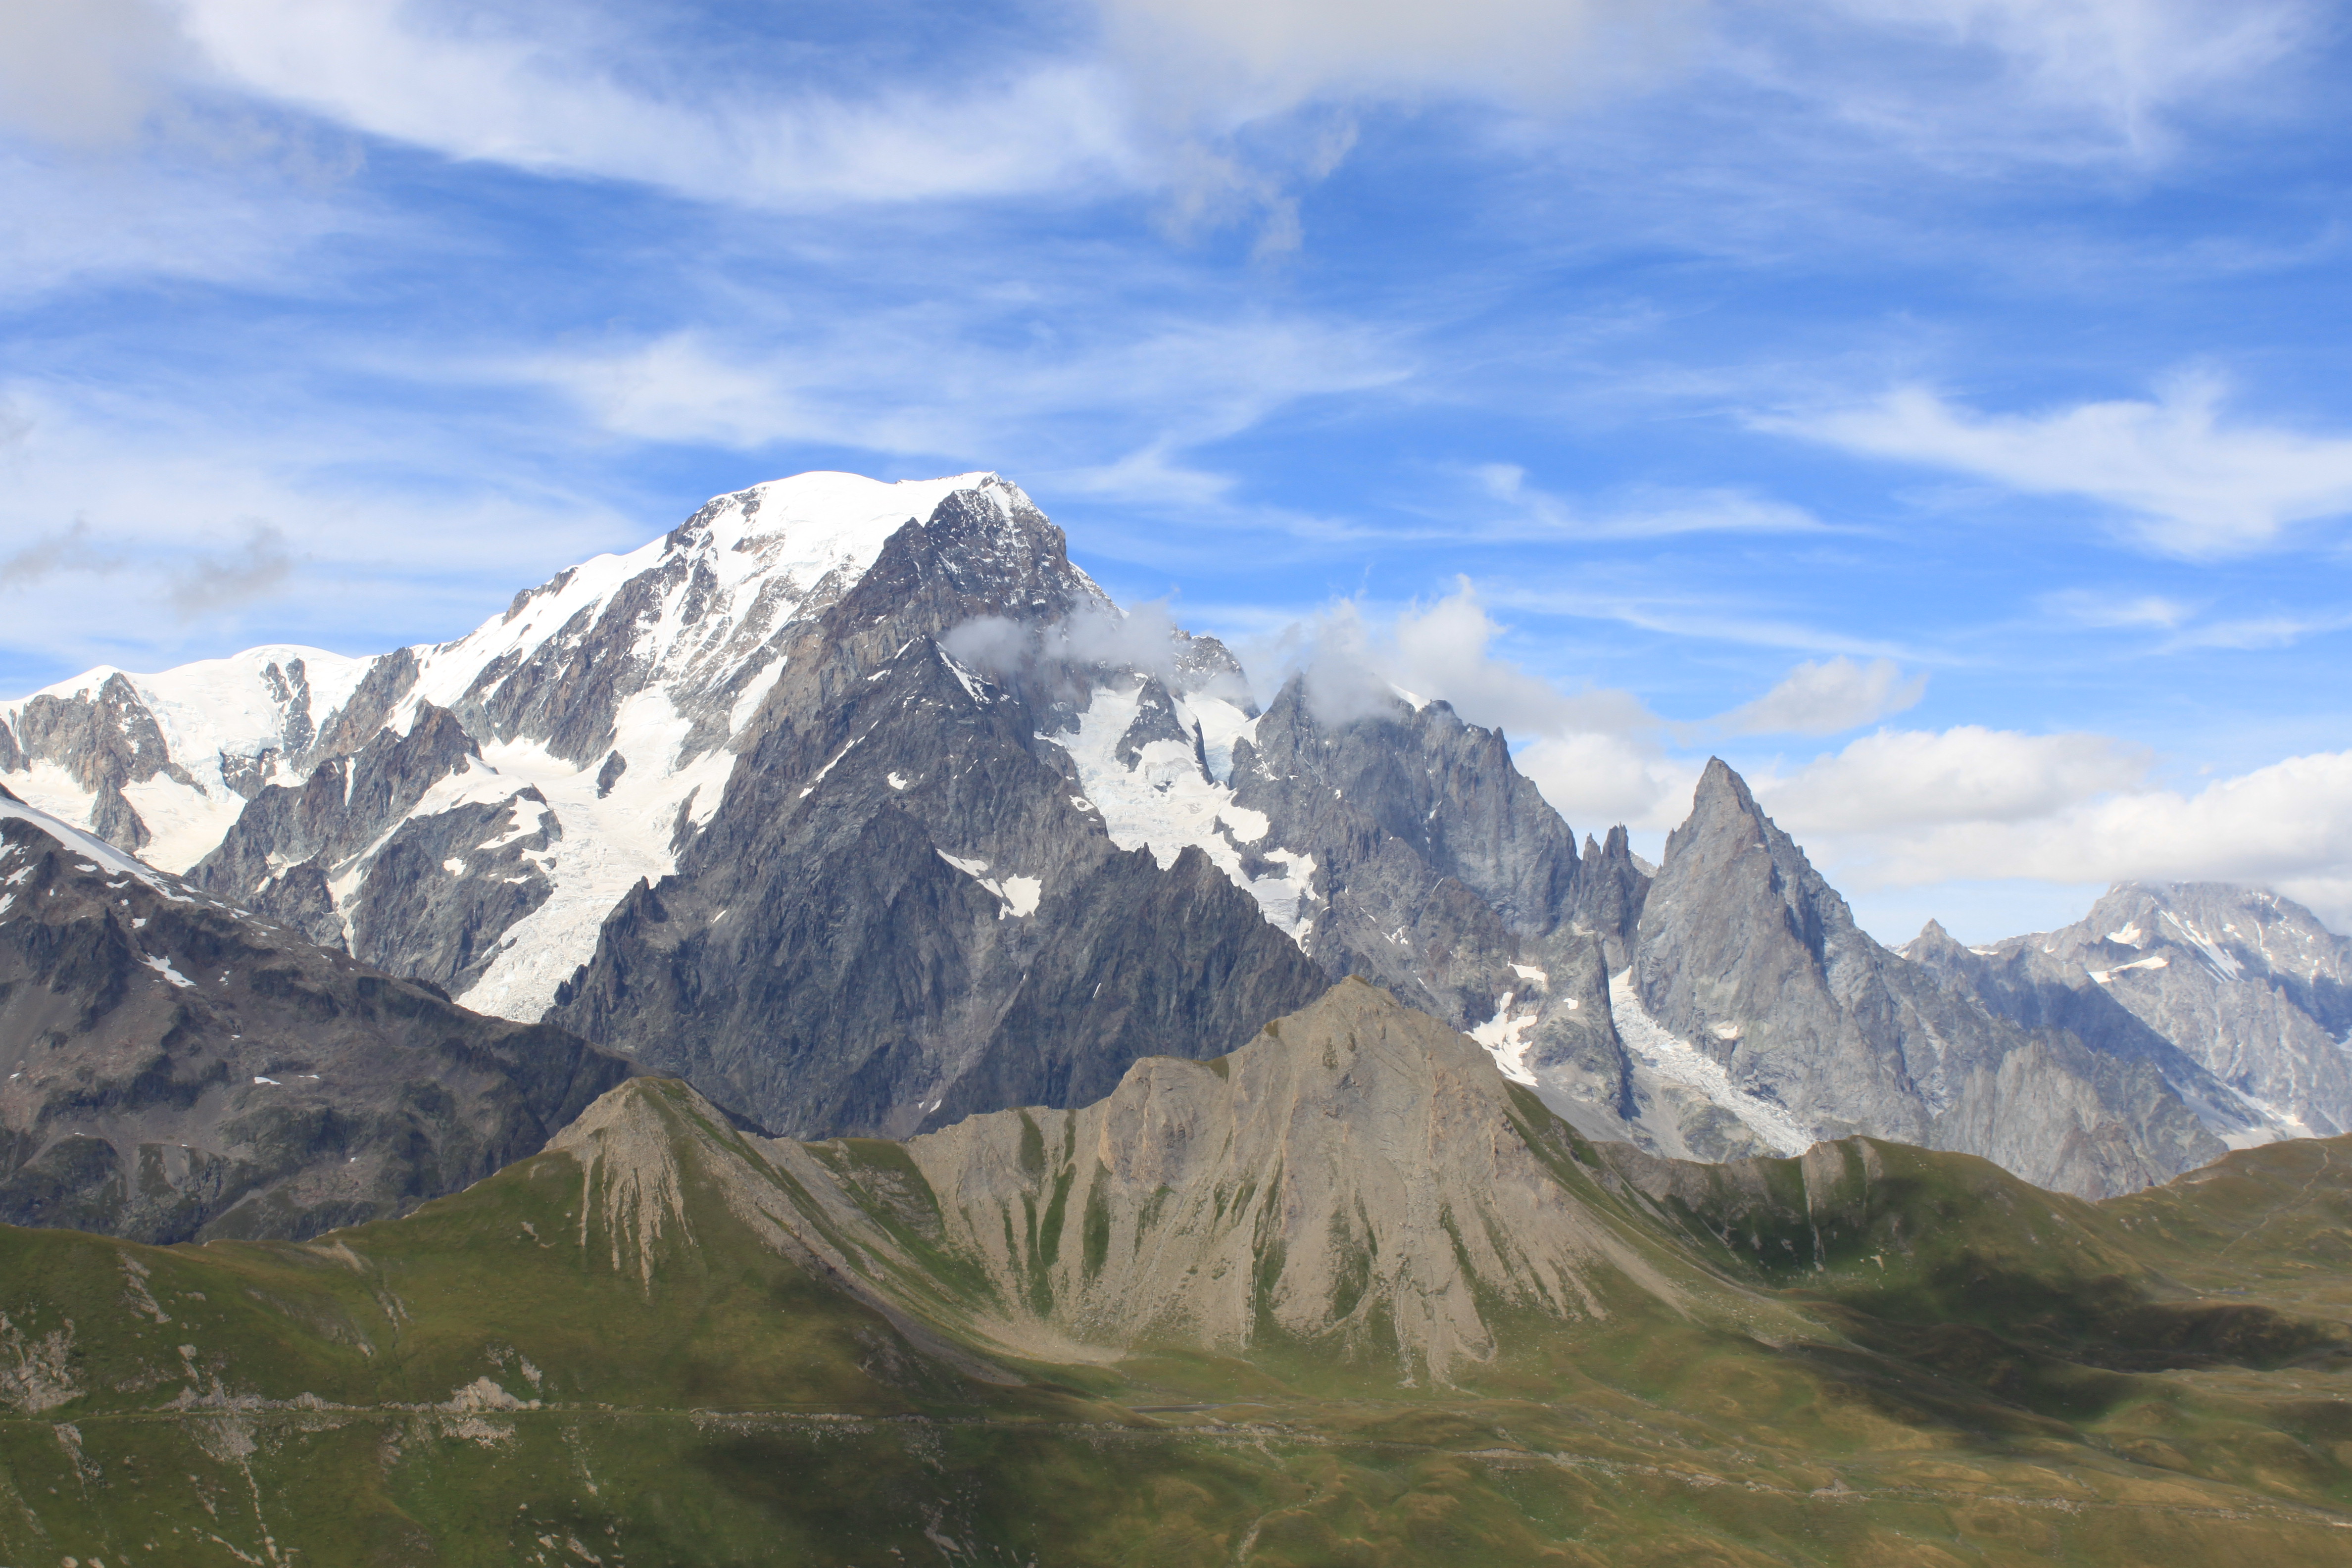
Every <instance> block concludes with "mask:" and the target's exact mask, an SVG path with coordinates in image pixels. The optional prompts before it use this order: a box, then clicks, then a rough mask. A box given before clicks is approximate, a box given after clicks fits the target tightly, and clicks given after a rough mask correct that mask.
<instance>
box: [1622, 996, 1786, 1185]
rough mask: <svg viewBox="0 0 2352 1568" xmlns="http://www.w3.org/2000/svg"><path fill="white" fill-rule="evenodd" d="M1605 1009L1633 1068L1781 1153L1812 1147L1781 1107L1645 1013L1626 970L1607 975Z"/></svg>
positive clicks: (1646, 1010)
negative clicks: (1720, 1113) (1714, 1109)
mask: <svg viewBox="0 0 2352 1568" xmlns="http://www.w3.org/2000/svg"><path fill="white" fill-rule="evenodd" d="M1609 1010H1610V1013H1611V1014H1612V1016H1614V1018H1615V1019H1616V1023H1617V1037H1618V1038H1619V1039H1620V1040H1622V1042H1624V1046H1625V1052H1626V1054H1627V1055H1628V1056H1630V1057H1632V1058H1633V1061H1634V1063H1635V1065H1636V1067H1637V1068H1647V1069H1648V1070H1649V1072H1650V1073H1651V1074H1652V1075H1653V1076H1654V1077H1655V1078H1657V1079H1662V1080H1664V1082H1666V1083H1669V1084H1673V1085H1675V1086H1677V1087H1679V1088H1681V1089H1687V1090H1690V1091H1692V1092H1694V1093H1696V1094H1697V1095H1699V1096H1701V1097H1702V1098H1704V1099H1706V1100H1710V1101H1712V1102H1713V1103H1715V1104H1717V1105H1719V1106H1721V1107H1722V1108H1723V1109H1724V1110H1728V1111H1729V1112H1731V1114H1732V1115H1734V1116H1736V1117H1738V1119H1739V1121H1741V1122H1742V1123H1743V1124H1744V1125H1745V1126H1746V1127H1747V1128H1748V1131H1751V1132H1753V1133H1755V1134H1756V1136H1757V1137H1758V1138H1759V1139H1760V1140H1762V1141H1763V1142H1765V1143H1766V1144H1767V1145H1769V1147H1771V1148H1772V1149H1774V1150H1776V1151H1777V1152H1780V1153H1782V1154H1801V1153H1803V1152H1805V1151H1806V1150H1808V1149H1810V1148H1811V1147H1812V1146H1813V1143H1814V1142H1815V1140H1814V1138H1813V1135H1812V1134H1811V1132H1809V1131H1806V1130H1805V1129H1804V1128H1803V1127H1802V1126H1801V1125H1800V1124H1799V1123H1798V1121H1797V1119H1796V1118H1795V1117H1793V1116H1791V1115H1790V1114H1789V1112H1788V1111H1787V1110H1784V1109H1783V1108H1781V1107H1780V1106H1778V1105H1775V1104H1773V1103H1772V1102H1771V1101H1770V1100H1765V1099H1762V1098H1761V1097H1759V1096H1757V1095H1753V1094H1750V1093H1748V1091H1747V1090H1746V1089H1741V1088H1740V1087H1739V1086H1738V1085H1737V1084H1735V1083H1733V1082H1732V1081H1731V1075H1730V1074H1728V1073H1727V1072H1725V1071H1724V1070H1723V1065H1722V1064H1721V1063H1719V1062H1717V1060H1716V1059H1715V1058H1713V1057H1710V1056H1708V1055H1707V1054H1706V1052H1705V1051H1702V1050H1700V1049H1698V1048H1697V1047H1695V1046H1693V1045H1692V1044H1691V1043H1690V1042H1689V1041H1687V1040H1685V1039H1684V1038H1682V1037H1680V1036H1678V1035H1676V1034H1675V1032H1674V1031H1673V1030H1671V1029H1669V1028H1667V1027H1666V1026H1664V1025H1663V1024H1661V1023H1659V1022H1658V1021H1657V1020H1656V1019H1655V1018H1653V1017H1652V1016H1650V1014H1649V1010H1648V1009H1647V1008H1645V1007H1643V1005H1642V998H1641V994H1639V993H1638V992H1636V991H1635V990H1634V989H1633V971H1632V970H1631V969H1624V970H1620V971H1619V972H1618V973H1615V974H1612V975H1611V976H1610V977H1609Z"/></svg>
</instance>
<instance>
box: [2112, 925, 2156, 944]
mask: <svg viewBox="0 0 2352 1568" xmlns="http://www.w3.org/2000/svg"><path fill="white" fill-rule="evenodd" d="M2107 940H2108V941H2109V942H2121V943H2123V944H2124V946H2126V947H2137V946H2138V945H2139V944H2140V943H2141V942H2146V941H2147V932H2146V931H2142V930H2140V929H2139V922H2138V921H2132V922H2131V923H2130V924H2129V925H2127V926H2126V927H2124V928H2123V930H2121V931H2109V932H2108V933H2107Z"/></svg>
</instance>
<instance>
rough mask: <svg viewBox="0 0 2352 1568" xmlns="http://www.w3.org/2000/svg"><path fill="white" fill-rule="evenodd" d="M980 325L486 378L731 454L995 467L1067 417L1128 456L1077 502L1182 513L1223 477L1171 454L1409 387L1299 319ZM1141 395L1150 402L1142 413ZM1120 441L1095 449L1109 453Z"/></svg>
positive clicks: (1368, 342)
mask: <svg viewBox="0 0 2352 1568" xmlns="http://www.w3.org/2000/svg"><path fill="white" fill-rule="evenodd" d="M985 319H986V311H985V305H984V302H983V303H982V304H980V305H975V304H973V302H971V301H969V300H967V301H961V302H945V301H942V302H939V303H927V304H925V305H922V306H919V307H916V308H913V309H908V310H896V311H890V312H887V313H886V312H869V313H866V314H863V315H861V316H859V317H858V318H857V319H856V321H854V322H845V323H840V324H838V325H828V326H821V327H818V328H817V329H815V330H814V331H809V332H806V333H805V334H803V333H799V332H795V331H792V323H784V324H783V325H782V327H781V328H780V329H777V331H778V335H779V336H780V337H781V339H782V341H771V342H765V343H762V344H761V346H760V347H759V348H758V349H757V350H756V351H751V352H747V351H745V350H743V349H741V348H735V349H732V350H722V349H721V348H720V347H719V346H718V344H717V343H716V342H714V340H713V338H712V336H711V335H710V334H709V333H705V332H701V331H683V332H677V333H672V334H669V335H667V336H665V337H662V338H658V339H656V340H654V341H652V342H645V343H640V344H633V345H629V346H626V347H623V348H619V349H614V350H610V351H604V352H592V353H576V354H568V355H564V356H561V357H555V356H543V357H540V358H536V359H531V360H526V361H520V362H515V363H508V364H504V365H493V366H487V367H484V370H483V374H486V375H488V376H492V377H497V378H500V379H511V380H516V381H523V382H530V383H536V384H541V385H543V386H546V387H549V388H550V389H551V390H554V391H556V392H558V393H560V394H561V395H564V396H565V397H567V398H568V399H571V400H572V401H574V402H575V403H577V404H578V405H580V406H581V407H582V408H583V409H584V410H585V411H586V412H587V413H588V414H589V415H590V416H592V417H593V419H595V421H596V422H597V423H598V424H600V425H602V426H604V428H605V429H607V430H610V431H613V432H614V433H615V434H619V435H625V436H629V437H637V438H640V439H646V440H656V441H681V442H709V443H712V444H715V445H719V446H726V447H737V448H740V449H744V450H753V449H757V448H760V447H766V446H770V445H772V444H776V443H781V442H786V441H793V442H812V443H814V442H824V443H833V444H837V445H841V446H847V447H859V448H863V449H865V450H867V451H873V452H887V453H894V454H911V453H921V454H929V455H948V456H953V457H957V458H971V459H976V460H980V461H983V462H990V463H996V462H1002V461H1004V460H1006V459H1005V457H1004V456H1002V455H1003V454H1010V453H1013V452H1016V451H1023V450H1026V451H1034V450H1035V449H1036V447H1038V446H1039V445H1041V444H1042V442H1043V437H1041V436H1040V435H1039V432H1040V431H1041V430H1050V429H1051V428H1052V427H1053V422H1056V421H1066V420H1068V419H1071V418H1073V417H1082V418H1085V419H1087V420H1088V421H1089V422H1090V423H1089V426H1088V428H1089V433H1090V435H1093V436H1097V437H1098V436H1099V435H1100V433H1101V429H1102V427H1101V426H1099V425H1097V424H1093V423H1091V422H1092V421H1095V420H1101V419H1110V420H1113V421H1116V422H1118V423H1119V424H1122V425H1125V426H1128V429H1127V431H1126V432H1125V433H1126V434H1128V435H1129V436H1131V437H1132V438H1133V439H1134V443H1135V444H1134V446H1133V447H1130V448H1129V455H1128V456H1127V457H1126V458H1119V459H1116V460H1114V461H1112V462H1110V463H1108V464H1100V463H1097V464H1093V465H1088V466H1086V467H1085V468H1082V469H1081V470H1080V474H1079V479H1080V488H1083V489H1086V490H1087V492H1088V493H1092V494H1097V495H1151V496H1153V497H1154V498H1155V499H1180V498H1182V497H1185V496H1190V497H1192V498H1193V499H1196V500H1204V499H1212V498H1213V492H1214V491H1215V490H1216V489H1218V488H1219V485H1220V483H1221V481H1218V480H1216V479H1213V477H1211V476H1206V475H1202V474H1200V473H1197V472H1194V471H1192V470H1189V469H1185V468H1181V465H1179V464H1178V463H1177V461H1176V458H1175V454H1176V453H1177V452H1179V451H1181V449H1182V448H1183V447H1187V446H1190V445H1193V444H1197V443H1200V442H1203V441H1208V440H1212V439H1215V438H1217V437H1224V436H1229V435H1232V434H1234V433H1235V432H1238V431H1241V430H1244V429H1246V428H1248V427H1249V426H1252V425H1255V424H1256V423H1257V422H1258V421H1259V420H1261V419H1263V418H1265V416H1267V415H1268V414H1269V413H1271V412H1273V411H1274V410H1276V409H1277V408H1280V407H1282V406H1284V405H1288V404H1291V403H1294V402H1297V401H1298V400H1300V399H1302V398H1307V397H1313V396H1318V395H1328V394H1332V393H1340V392H1362V391H1369V390H1373V389H1377V388H1379V387H1382V386H1386V385H1390V384H1393V383H1395V382H1397V381H1400V380H1402V379H1403V377H1404V376H1405V375H1406V374H1408V372H1407V365H1406V363H1405V362H1404V360H1403V359H1402V356H1401V355H1399V354H1398V353H1396V352H1395V351H1394V350H1393V349H1392V348H1391V345H1390V344H1389V343H1388V342H1386V341H1385V340H1384V339H1383V338H1381V337H1380V336H1379V335H1377V334H1375V333H1373V332H1370V331H1365V330H1362V329H1360V328H1356V327H1352V326H1349V325H1345V324H1331V323H1326V322H1322V321H1316V320H1314V319H1311V318H1307V317H1288V318H1285V317H1275V316H1267V315H1251V316H1243V317H1241V318H1239V319H1227V320H1223V321H1204V320H1202V321H1159V322H1153V321H1144V322H1138V321H1133V320H1130V319H1127V318H1124V317H1121V316H1119V315H1118V313H1117V312H1116V311H1105V312H1102V313H1101V315H1100V316H1098V318H1097V324H1095V325H1094V328H1093V331H1094V334H1095V335H1093V336H1092V337H1091V338H1089V339H1087V340H1081V341H1072V340H1070V339H1068V338H1064V339H1061V340H1058V341H1055V342H1052V343H1050V344H1046V345H1041V346H1040V347H1038V348H1037V349H1035V350H1034V351H1031V352H1019V351H1014V352H1007V351H1006V350H1005V349H1003V347H1001V346H998V345H996V344H993V343H990V342H983V341H982V339H983V338H985V337H986V336H987V335H988V334H987V333H986V332H985V331H982V330H980V329H981V327H982V323H983V321H985ZM745 335H749V334H745ZM1139 387H1143V388H1149V389H1150V399H1149V403H1148V404H1147V405H1144V406H1140V407H1139V406H1138V405H1137V403H1136V401H1135V399H1134V396H1133V394H1134V392H1135V390H1136V389H1137V388H1139ZM1120 435H1121V432H1119V431H1113V432H1111V433H1110V435H1109V437H1108V441H1098V442H1097V444H1096V445H1095V447H1094V449H1095V450H1097V451H1100V450H1103V449H1104V448H1105V447H1106V446H1109V447H1111V449H1116V447H1115V445H1113V443H1116V442H1117V441H1118V439H1119V437H1120ZM1033 471H1034V470H1033ZM1163 484H1164V485H1167V486H1169V487H1171V489H1173V490H1174V492H1175V495H1174V496H1173V497H1170V496H1168V495H1166V494H1165V493H1164V492H1162V491H1161V490H1160V489H1158V488H1157V487H1159V486H1161V485H1163Z"/></svg>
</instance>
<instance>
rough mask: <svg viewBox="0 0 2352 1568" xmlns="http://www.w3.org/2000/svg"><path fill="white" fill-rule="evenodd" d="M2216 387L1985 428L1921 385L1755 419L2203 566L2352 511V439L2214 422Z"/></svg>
mask: <svg viewBox="0 0 2352 1568" xmlns="http://www.w3.org/2000/svg"><path fill="white" fill-rule="evenodd" d="M2221 397H2222V387H2221V384H2220V383H2218V382H2217V381H2215V380H2214V379H2213V378H2211V377H2210V376H2201V375H2196V376H2184V377H2182V378H2180V379H2179V380H2178V381H2176V382H2174V383H2173V384H2170V385H2169V386H2168V387H2166V388H2164V389H2163V390H2162V392H2161V393H2160V394H2159V395H2158V397H2157V398H2156V399H2155V400H2154V401H2150V402H2130V401H2124V402H2112V403H2085V404H2080V405H2075V406H2074V407H2072V408H2065V409H2060V410H2056V411H2053V412H2051V413H2046V414H2041V415H2030V416H2029V415H1985V414H1979V413H1976V412H1974V411H1972V410H1969V409H1964V408H1958V407H1956V406H1954V405H1952V404H1951V403H1949V402H1948V401H1946V400H1945V398H1944V397H1942V396H1941V395H1938V394H1937V393H1936V392H1933V391H1931V390H1929V389H1928V388H1926V387H1923V386H1906V387H1900V388H1897V389H1896V390H1895V391H1893V392H1891V393H1888V394H1887V395H1885V396H1884V397H1882V398H1880V399H1879V400H1878V401H1876V402H1874V403H1870V404H1865V405H1859V406H1856V407H1851V408H1845V409H1840V410H1835V411H1831V412H1825V413H1819V414H1812V415H1806V416H1788V417H1775V418H1770V419H1765V420H1759V424H1761V425H1762V426H1764V427H1765V428H1767V429H1772V430H1778V431H1780V432H1782V433H1785V434H1788V435H1792V436H1800V437H1807V438H1809V439H1811V440H1815V441H1821V442H1824V443H1826V444H1828V445H1830V446H1833V447H1841V448H1843V449H1844V450H1846V451H1850V452H1858V453H1862V454H1864V455H1865V456H1869V457H1875V458H1892V459H1895V460H1896V461H1900V462H1910V463H1918V464H1922V465H1925V466H1927V467H1931V468H1946V469H1949V470H1952V471H1955V472H1958V473H1964V474H1969V475H1973V476H1975V477H1977V478H1979V479H1990V480H1991V481H1993V482H1994V483H1996V484H2000V485H2003V486H2006V487H2008V488H2009V489H2014V490H2019V491H2022V492H2024V493H2027V494H2032V495H2054V496H2073V497H2078V498H2081V499H2083V500H2091V501H2095V502H2097V503H2099V504H2101V505H2103V506H2106V507H2110V508H2113V509H2114V510H2116V511H2117V512H2119V513H2121V514H2122V515H2123V516H2124V517H2125V518H2126V521H2127V526H2128V527H2129V529H2130V531H2132V532H2134V533H2136V534H2137V536H2138V537H2139V538H2140V539H2141V540H2142V541H2143V542H2146V543H2147V544H2148V545H2149V546H2151V547H2153V548H2154V549H2156V550H2158V551H2160V552H2165V553H2167V554H2172V555H2179V556H2185V557H2189V558H2205V557H2214V556H2221V555H2230V554H2238V553H2243V552H2249V551H2253V550H2259V549H2262V548H2264V547H2266V546H2270V545H2273V544H2277V543H2280V542H2283V539H2284V536H2285V535H2286V534H2287V532H2288V531H2289V530H2291V529H2292V528H2293V527H2294V525H2296V524H2298V523H2307V522H2312V521H2317V520H2320V519H2325V518H2333V517H2338V516H2341V515H2342V514H2343V513H2345V512H2347V511H2352V437H2347V436H2339V435H2312V434H2306V433H2304V432H2301V431H2296V430H2290V429H2285V428H2282V427H2279V426H2263V425H2250V424H2244V423H2236V422H2231V421H2226V420H2224V419H2223V418H2222V417H2221Z"/></svg>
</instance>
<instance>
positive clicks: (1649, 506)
mask: <svg viewBox="0 0 2352 1568" xmlns="http://www.w3.org/2000/svg"><path fill="white" fill-rule="evenodd" d="M1475 478H1476V479H1477V481H1478V486H1479V489H1481V490H1483V491H1484V492H1485V493H1486V495H1487V496H1488V497H1490V498H1491V499H1493V500H1498V501H1501V502H1503V503H1504V504H1505V505H1507V507H1508V508H1509V509H1510V515H1509V516H1508V517H1507V519H1505V520H1504V521H1500V522H1498V523H1495V524H1491V525H1489V527H1488V529H1487V531H1488V532H1489V533H1490V534H1497V535H1504V536H1513V535H1517V536H1526V537H1531V538H1539V539H1596V540H1597V539H1663V538H1666V537H1668V536H1670V535H1674V534H1678V533H1806V532H1817V531H1821V529H1822V526H1823V525H1822V521H1821V520H1820V519H1819V518H1817V517H1815V516H1813V515H1812V513H1811V512H1809V511H1807V510H1804V509H1803V508H1802V507H1797V506H1790V505H1789V504H1788V503H1787V502H1785V501H1776V500H1771V499H1769V497H1764V496H1759V495H1755V494H1752V493H1750V492H1748V491H1747V490H1743V489H1664V488H1660V487H1650V488H1647V489H1634V490H1628V491H1624V492H1621V493H1619V494H1617V495H1614V496H1612V497H1611V498H1610V499H1609V500H1608V501H1607V503H1606V504H1604V505H1602V506H1601V507H1599V508H1593V507H1589V506H1583V505H1580V504H1578V503H1576V502H1573V501H1570V500H1566V499H1564V498H1562V497H1560V496H1558V495H1554V494H1552V493H1550V492H1549V491H1546V490H1542V489H1537V488H1536V487H1534V486H1532V485H1529V484H1528V482H1527V470H1526V469H1525V468H1519V467H1517V465H1515V464H1510V463H1488V464H1486V465H1483V466H1482V467H1480V468H1477V469H1475Z"/></svg>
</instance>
